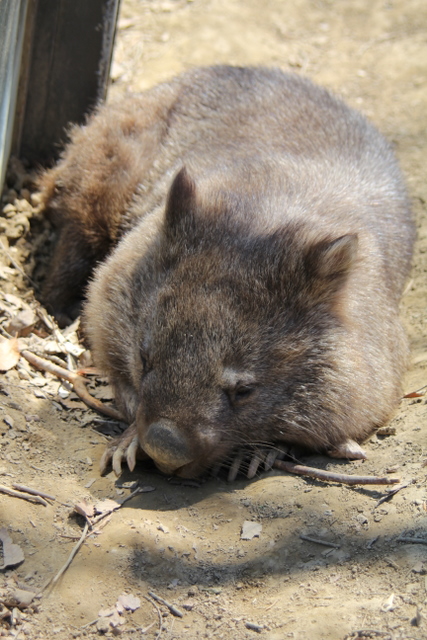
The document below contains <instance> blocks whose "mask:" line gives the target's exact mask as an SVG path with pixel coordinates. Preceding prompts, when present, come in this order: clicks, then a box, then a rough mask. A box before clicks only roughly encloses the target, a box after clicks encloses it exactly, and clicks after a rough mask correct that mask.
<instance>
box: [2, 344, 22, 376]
mask: <svg viewBox="0 0 427 640" xmlns="http://www.w3.org/2000/svg"><path fill="white" fill-rule="evenodd" d="M19 358H20V355H19V347H18V339H17V338H10V339H9V340H6V339H5V338H1V340H0V371H9V369H13V367H16V365H17V364H18V360H19Z"/></svg>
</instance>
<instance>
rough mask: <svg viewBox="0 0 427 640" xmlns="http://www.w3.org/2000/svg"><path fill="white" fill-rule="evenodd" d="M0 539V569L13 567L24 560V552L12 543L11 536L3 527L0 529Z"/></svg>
mask: <svg viewBox="0 0 427 640" xmlns="http://www.w3.org/2000/svg"><path fill="white" fill-rule="evenodd" d="M0 541H1V542H2V545H3V565H1V566H0V569H1V570H2V569H6V567H13V566H14V565H17V564H20V563H21V562H23V561H24V559H25V556H24V552H23V551H22V549H21V547H20V546H19V545H18V544H13V542H12V538H11V537H10V535H9V534H8V532H7V530H6V529H5V528H4V527H3V528H2V529H0Z"/></svg>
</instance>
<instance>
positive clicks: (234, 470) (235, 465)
mask: <svg viewBox="0 0 427 640" xmlns="http://www.w3.org/2000/svg"><path fill="white" fill-rule="evenodd" d="M244 457H245V456H244V452H243V451H239V452H238V454H237V455H236V457H235V458H234V459H233V462H232V463H231V467H230V470H229V472H228V476H227V480H228V482H233V481H234V480H235V479H236V478H237V474H238V473H239V469H240V465H241V464H242V462H243V458H244Z"/></svg>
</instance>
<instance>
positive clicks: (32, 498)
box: [0, 484, 49, 507]
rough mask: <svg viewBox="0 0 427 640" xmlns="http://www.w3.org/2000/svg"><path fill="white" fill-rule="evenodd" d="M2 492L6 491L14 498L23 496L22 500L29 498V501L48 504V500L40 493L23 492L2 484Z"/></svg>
mask: <svg viewBox="0 0 427 640" xmlns="http://www.w3.org/2000/svg"><path fill="white" fill-rule="evenodd" d="M0 493H6V494H7V495H8V496H13V497H14V498H21V499H22V500H28V501H29V502H37V503H38V504H42V505H43V506H44V507H47V506H48V504H49V503H48V502H46V500H43V498H41V497H40V496H39V495H37V494H36V495H33V494H30V493H23V492H22V491H15V490H14V489H10V488H9V487H5V486H4V485H2V484H0Z"/></svg>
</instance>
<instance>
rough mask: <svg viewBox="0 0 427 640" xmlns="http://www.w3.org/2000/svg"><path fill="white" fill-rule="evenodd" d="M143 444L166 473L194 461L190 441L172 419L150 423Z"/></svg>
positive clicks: (145, 449)
mask: <svg viewBox="0 0 427 640" xmlns="http://www.w3.org/2000/svg"><path fill="white" fill-rule="evenodd" d="M141 445H142V448H143V449H144V451H145V452H146V453H148V455H149V456H150V458H152V459H153V460H154V462H155V463H156V465H157V467H158V468H159V469H160V471H163V472H164V473H173V472H174V471H176V470H177V469H179V468H180V467H183V466H184V465H185V464H188V463H190V462H192V461H193V454H192V452H191V451H190V448H189V446H188V443H187V442H186V440H185V438H184V437H183V435H182V434H181V433H180V432H179V431H178V429H177V427H176V425H175V424H174V423H173V422H172V421H171V420H160V421H159V422H153V423H152V424H150V426H149V427H148V430H147V433H146V434H145V436H144V438H143V440H142V442H141Z"/></svg>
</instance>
